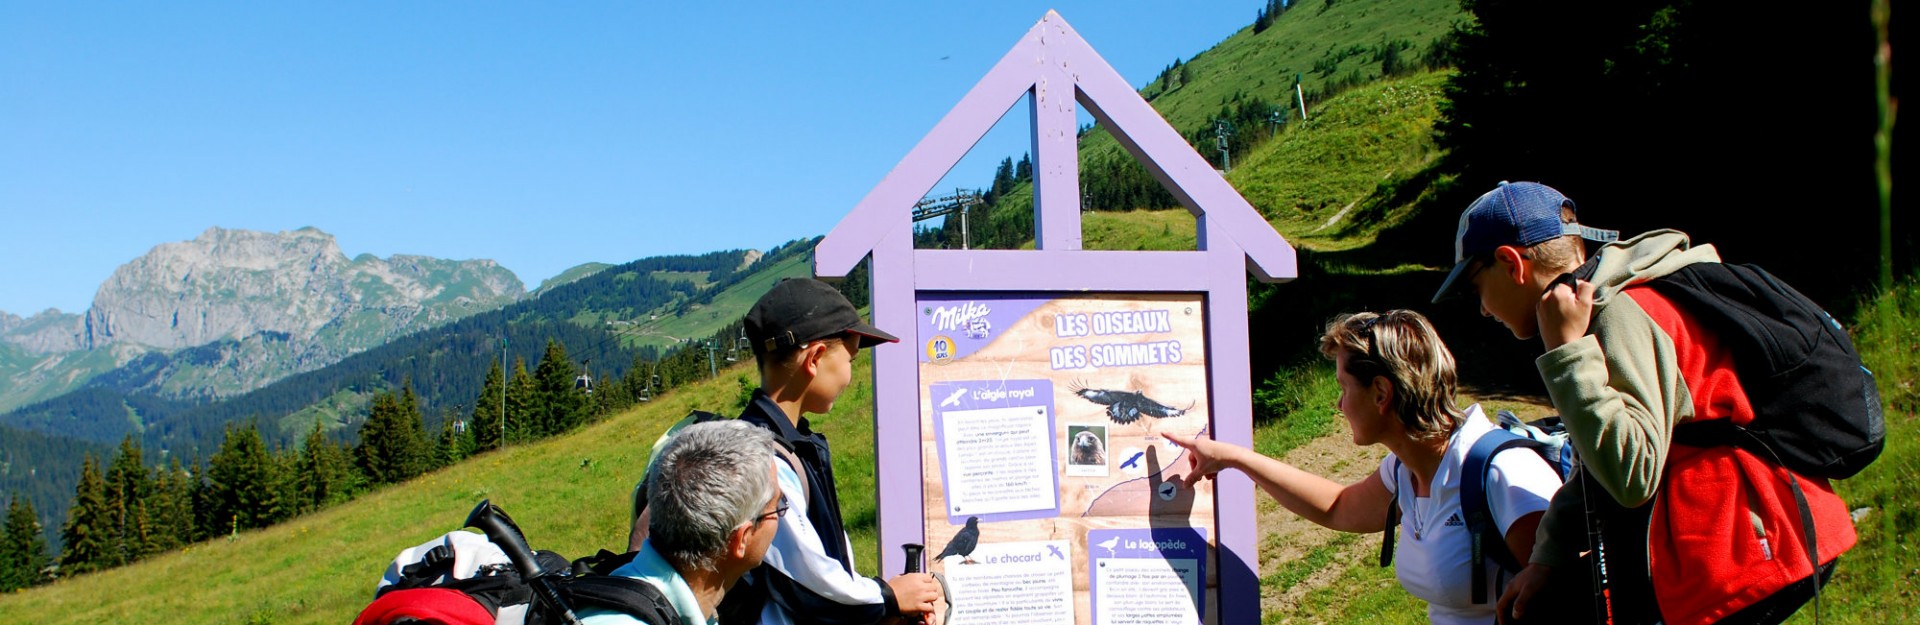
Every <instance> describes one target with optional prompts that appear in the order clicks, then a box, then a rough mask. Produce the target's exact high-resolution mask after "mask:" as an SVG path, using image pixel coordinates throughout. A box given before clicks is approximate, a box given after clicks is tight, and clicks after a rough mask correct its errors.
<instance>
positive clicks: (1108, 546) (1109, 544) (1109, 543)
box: [1100, 536, 1120, 558]
mask: <svg viewBox="0 0 1920 625" xmlns="http://www.w3.org/2000/svg"><path fill="white" fill-rule="evenodd" d="M1118 544H1120V537H1119V536H1115V537H1113V538H1109V539H1106V540H1103V541H1100V548H1102V549H1105V550H1107V557H1109V558H1111V557H1113V556H1114V553H1113V546H1114V545H1118Z"/></svg>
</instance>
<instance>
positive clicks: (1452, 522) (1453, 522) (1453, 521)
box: [1447, 512, 1466, 527]
mask: <svg viewBox="0 0 1920 625" xmlns="http://www.w3.org/2000/svg"><path fill="white" fill-rule="evenodd" d="M1462 525H1466V522H1465V521H1461V520H1460V514H1459V513H1457V512H1456V513H1454V514H1453V515H1452V516H1449V517H1447V527H1460V526H1462Z"/></svg>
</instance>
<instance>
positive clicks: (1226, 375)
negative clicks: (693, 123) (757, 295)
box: [814, 11, 1299, 623]
mask: <svg viewBox="0 0 1920 625" xmlns="http://www.w3.org/2000/svg"><path fill="white" fill-rule="evenodd" d="M1022 96H1030V100H1029V101H1030V102H1031V108H1030V113H1031V115H1032V122H1033V124H1032V127H1033V161H1034V210H1035V212H1036V213H1037V214H1036V219H1035V220H1034V224H1035V226H1034V229H1035V233H1034V240H1035V247H1036V248H1037V249H1035V250H965V251H963V250H915V249H913V221H912V208H913V205H914V203H915V202H917V201H919V200H920V198H922V197H923V196H925V195H926V193H927V192H928V191H930V190H931V189H932V188H933V185H935V184H938V183H939V182H940V179H941V178H942V177H944V176H945V175H946V174H947V172H948V171H949V170H951V169H953V166H954V165H955V164H957V163H959V162H960V159H961V158H962V157H964V156H965V155H966V153H967V151H968V150H970V149H972V147H973V145H974V143H976V142H978V141H979V139H980V137H982V136H984V135H985V134H986V133H987V131H988V130H990V129H992V128H993V125H994V124H995V123H996V122H998V121H999V119H1000V117H1001V116H1002V115H1003V114H1004V113H1005V112H1006V111H1007V110H1008V109H1010V108H1012V107H1013V105H1014V103H1016V102H1018V101H1019V100H1020V98H1021V97H1022ZM1076 106H1085V107H1087V110H1088V111H1089V112H1091V113H1092V114H1093V116H1094V117H1095V118H1096V119H1098V120H1099V122H1100V125H1101V126H1102V127H1105V128H1107V129H1108V131H1109V132H1111V133H1112V134H1113V136H1114V138H1116V139H1118V140H1119V141H1120V145H1121V146H1122V147H1124V148H1125V149H1126V150H1127V152H1128V153H1130V154H1132V155H1133V157H1134V158H1135V159H1138V160H1139V161H1140V162H1141V164H1142V165H1145V166H1146V168H1147V170H1148V171H1149V172H1150V173H1152V174H1153V176H1154V177H1155V178H1157V179H1158V180H1159V181H1160V183H1161V184H1162V185H1163V186H1165V187H1167V189H1168V190H1169V191H1171V192H1172V193H1173V196H1174V197H1175V198H1176V199H1178V200H1179V201H1180V203H1181V205H1183V206H1185V207H1186V208H1187V210H1188V211H1191V212H1192V213H1193V214H1194V217H1195V219H1196V224H1195V229H1196V234H1197V239H1198V243H1199V245H1198V247H1199V249H1198V250H1196V251H1190V252H1106V251H1086V250H1082V249H1081V238H1080V233H1081V227H1080V187H1079V179H1080V162H1079V145H1078V137H1077V132H1078V128H1077V127H1076V121H1077V120H1076V119H1075V114H1076V109H1075V107H1076ZM814 254H815V256H814V273H815V275H817V276H820V277H823V278H844V277H845V276H846V275H847V274H848V273H849V272H851V271H852V270H853V268H854V266H855V265H857V264H859V262H860V261H861V260H862V259H863V258H866V257H867V256H868V255H869V254H871V255H872V256H873V263H872V267H871V269H872V289H871V292H872V294H873V295H872V297H873V320H874V324H875V325H877V326H879V327H881V328H897V329H896V330H893V331H894V332H906V331H908V330H907V329H909V328H913V327H915V324H916V318H915V316H914V313H915V301H916V299H917V294H918V293H919V292H927V291H966V292H1003V291H1004V292H1011V291H1028V292H1036V291H1037V292H1059V293H1075V292H1122V293H1124V292H1135V293H1139V292H1183V293H1202V294H1204V296H1205V297H1206V300H1207V311H1208V317H1209V318H1208V319H1207V343H1208V344H1207V350H1206V353H1207V356H1208V360H1209V362H1210V363H1211V365H1210V370H1209V375H1208V386H1209V389H1208V391H1209V393H1210V394H1211V398H1210V400H1209V401H1210V402H1211V403H1210V405H1211V406H1212V409H1213V410H1212V412H1213V423H1212V424H1211V427H1212V432H1213V435H1214V437H1215V438H1217V439H1218V440H1222V441H1227V442H1231V443H1235V444H1238V445H1243V446H1251V445H1252V444H1253V418H1252V415H1253V385H1252V379H1251V377H1252V373H1251V371H1250V367H1249V364H1248V354H1247V348H1248V345H1247V341H1248V338H1247V282H1246V275H1247V273H1248V272H1252V273H1253V274H1254V275H1255V276H1256V277H1258V278H1259V279H1260V280H1263V281H1266V282H1282V281H1287V280H1291V279H1293V278H1295V277H1297V276H1298V275H1299V274H1298V266H1297V265H1296V258H1295V254H1294V250H1293V247H1292V246H1291V245H1289V244H1288V243H1287V242H1286V240H1285V239H1283V238H1281V236H1280V234H1279V233H1278V232H1275V231H1274V230H1273V227H1272V226H1271V225H1270V224H1268V223H1267V221H1266V218H1265V217H1263V216H1262V215H1261V214H1260V212H1259V211H1257V210H1255V209H1254V208H1253V207H1252V206H1251V205H1249V204H1248V203H1247V201H1246V199H1245V198H1242V197H1241V196H1240V194H1239V192H1237V191H1235V190H1234V189H1233V187H1232V186H1231V185H1229V184H1227V181H1226V180H1225V179H1224V178H1222V177H1221V176H1220V174H1219V172H1217V171H1215V170H1214V168H1213V166H1212V165H1211V164H1209V163H1207V161H1206V160H1205V159H1203V158H1201V157H1200V155H1199V154H1198V153H1197V152H1195V151H1194V150H1193V147H1192V146H1189V145H1188V144H1187V142H1186V140H1185V139H1183V138H1182V137H1181V136H1180V134H1179V133H1178V132H1176V131H1174V129H1173V127H1172V126H1170V125H1168V124H1167V122H1166V120H1165V119H1163V118H1161V117H1160V115H1159V113H1158V112H1157V111H1155V110H1154V109H1153V107H1152V106H1150V105H1148V104H1147V102H1146V100H1144V99H1142V98H1141V97H1140V94H1139V93H1138V92H1136V91H1134V89H1133V87H1132V86H1131V85H1129V84H1128V83H1127V82H1126V80H1125V79H1123V78H1121V76H1120V74H1119V73H1118V72H1116V71H1114V69H1113V67H1112V66H1110V65H1108V64H1107V62H1106V61H1105V60H1104V59H1102V58H1100V55H1099V54H1097V53H1095V52H1094V51H1093V48H1092V47H1090V46H1088V45H1087V43H1086V41H1085V40H1084V39H1082V38H1081V37H1080V35H1079V33H1077V32H1075V31H1074V30H1073V28H1072V27H1071V26H1068V25H1067V23H1066V21H1065V20H1062V19H1061V18H1060V15H1059V14H1058V13H1055V12H1053V11H1048V12H1047V14H1046V16H1045V17H1043V18H1041V20H1040V21H1039V23H1037V24H1035V25H1034V26H1033V28H1032V29H1031V30H1028V31H1027V33H1026V35H1025V36H1023V37H1021V38H1020V41H1019V43H1017V44H1015V45H1014V47H1013V49H1012V50H1009V51H1007V54H1006V55H1005V56H1003V57H1001V59H1000V61H999V62H998V63H996V64H995V65H994V66H993V69H992V70H990V71H989V72H987V75H986V76H985V77H983V78H981V79H980V82H979V83H977V84H975V85H974V87H973V89H972V90H971V91H968V92H967V95H966V96H965V97H963V98H961V100H960V102H959V104H957V105H955V106H954V108H953V110H951V111H949V112H948V113H947V115H946V117H944V118H942V119H941V120H940V122H939V123H938V124H936V125H935V126H934V128H933V130H932V131H931V132H929V133H927V136H926V137H924V138H922V139H921V140H920V143H919V144H918V145H915V146H914V148H913V150H912V151H911V152H908V153H907V156H906V158H904V159H902V160H901V161H900V163H899V164H897V165H895V166H894V169H893V171H892V172H890V173H888V174H887V176H886V178H884V179H882V180H881V181H880V184H879V185H877V186H875V187H874V189H873V190H872V191H871V192H869V193H868V194H867V196H866V198H864V199H862V200H861V201H860V203H859V204H858V205H857V206H855V207H854V208H853V211H852V212H849V213H847V215H846V216H845V217H843V218H841V220H840V223H839V224H838V225H835V226H834V228H833V230H832V231H831V232H829V233H827V236H826V238H825V239H824V240H822V241H821V242H820V244H819V246H818V247H817V248H815V250H814ZM873 362H874V367H873V370H874V410H875V417H874V428H875V431H874V443H875V445H876V447H877V449H878V454H877V459H876V462H877V463H878V464H879V467H878V471H876V476H877V478H878V481H879V489H880V492H879V494H878V495H879V511H878V514H879V526H880V544H881V545H883V546H886V545H897V544H902V543H924V542H925V541H926V534H925V526H924V525H923V523H924V519H923V517H924V511H923V509H922V506H923V501H924V497H925V494H924V493H923V492H922V489H921V478H922V474H921V470H922V467H921V447H920V410H919V386H920V384H919V382H920V380H919V363H918V360H917V358H916V352H915V346H913V345H908V344H892V345H883V346H880V347H878V348H875V349H874V350H873ZM879 415H890V416H889V417H887V418H884V419H883V418H881V417H880V416H879ZM1254 497H1255V493H1254V488H1253V481H1252V480H1250V479H1248V478H1247V477H1246V476H1245V475H1243V474H1240V473H1238V472H1230V473H1223V474H1221V475H1220V477H1219V479H1218V480H1217V481H1216V490H1215V504H1214V505H1215V515H1216V518H1215V520H1214V522H1215V529H1216V531H1218V532H1219V546H1220V550H1219V561H1220V604H1219V605H1220V611H1219V612H1218V618H1219V622H1222V623H1253V622H1259V619H1260V592H1259V583H1260V582H1259V577H1258V573H1257V571H1258V570H1259V565H1258V560H1259V543H1258V531H1257V528H1255V527H1254V521H1255V518H1256V517H1255V513H1254V501H1255V499H1254ZM879 551H880V570H881V571H885V572H894V571H900V570H903V566H904V565H905V560H904V558H905V555H904V554H903V553H902V552H900V551H899V550H896V549H886V548H882V549H880V550H879Z"/></svg>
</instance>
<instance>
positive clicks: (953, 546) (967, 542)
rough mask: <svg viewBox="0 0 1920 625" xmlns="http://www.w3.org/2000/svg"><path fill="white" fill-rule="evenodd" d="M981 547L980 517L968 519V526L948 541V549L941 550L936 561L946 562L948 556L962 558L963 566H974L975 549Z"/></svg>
mask: <svg viewBox="0 0 1920 625" xmlns="http://www.w3.org/2000/svg"><path fill="white" fill-rule="evenodd" d="M978 546H980V517H977V516H970V517H967V526H966V527H963V528H960V532H959V533H957V534H954V535H953V540H949V541H947V548H945V549H941V550H940V555H937V556H934V557H933V559H935V560H945V559H947V556H960V563H961V564H973V558H972V557H970V556H972V555H973V548H974V547H978Z"/></svg>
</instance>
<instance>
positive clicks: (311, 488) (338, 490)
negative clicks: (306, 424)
mask: <svg viewBox="0 0 1920 625" xmlns="http://www.w3.org/2000/svg"><path fill="white" fill-rule="evenodd" d="M354 477H355V476H354V475H353V463H352V462H350V461H349V460H348V459H347V451H346V450H345V449H343V448H341V446H340V444H339V443H335V442H334V441H333V439H332V438H330V437H328V436H327V430H326V428H324V427H322V423H321V421H320V420H319V419H314V421H313V429H312V430H310V431H308V432H307V438H306V440H305V441H304V442H303V443H302V444H301V446H300V451H299V454H298V456H297V458H296V460H295V461H294V469H293V481H294V485H293V497H294V501H295V502H297V503H296V504H295V511H296V512H299V513H306V512H312V511H315V510H320V509H323V508H326V507H327V506H330V505H333V504H335V503H338V502H342V501H346V500H347V498H348V497H349V495H350V493H351V492H352V489H353V482H354Z"/></svg>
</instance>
